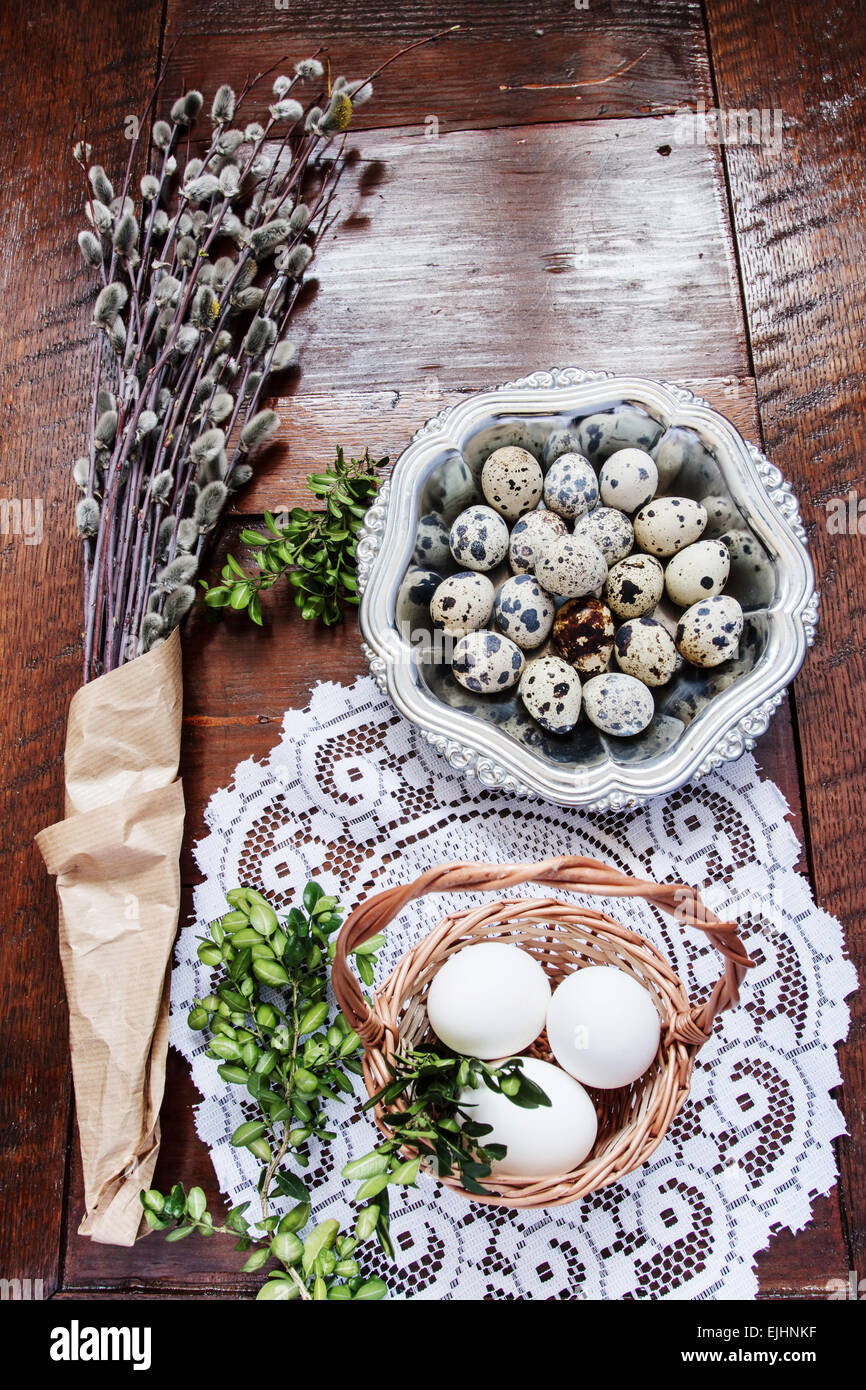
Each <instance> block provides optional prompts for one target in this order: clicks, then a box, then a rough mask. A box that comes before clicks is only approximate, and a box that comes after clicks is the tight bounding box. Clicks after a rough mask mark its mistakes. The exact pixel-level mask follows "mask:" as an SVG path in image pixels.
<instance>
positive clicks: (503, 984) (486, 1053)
mask: <svg viewBox="0 0 866 1390" xmlns="http://www.w3.org/2000/svg"><path fill="white" fill-rule="evenodd" d="M549 1003H550V983H549V981H548V979H547V976H546V975H545V973H544V971H543V970H542V968H541V966H540V965H539V963H538V961H537V960H536V959H535V957H534V956H531V955H530V954H529V952H528V951H522V950H521V949H520V947H519V946H512V945H511V944H510V942H507V941H484V942H480V943H479V944H478V945H477V946H464V947H463V949H462V950H460V951H455V953H454V954H453V955H451V956H449V957H448V959H447V960H446V962H445V964H444V965H443V966H441V967H440V969H439V970H437V972H436V974H435V975H434V977H433V980H432V983H431V985H430V989H429V991H428V994H427V1017H428V1018H429V1020H430V1027H431V1028H432V1029H433V1032H434V1033H435V1034H436V1036H437V1038H439V1039H440V1041H441V1042H444V1043H445V1046H446V1047H450V1048H451V1049H452V1051H454V1052H461V1053H464V1054H465V1055H466V1056H467V1057H481V1058H487V1059H490V1058H493V1057H505V1056H510V1055H511V1053H513V1052H522V1051H523V1049H524V1048H525V1047H529V1044H530V1043H533V1042H535V1039H536V1038H537V1037H538V1035H539V1033H540V1032H541V1030H542V1029H543V1027H544V1019H545V1015H546V1013H547V1006H548V1004H549Z"/></svg>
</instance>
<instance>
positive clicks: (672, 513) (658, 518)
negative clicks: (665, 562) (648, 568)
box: [634, 497, 707, 556]
mask: <svg viewBox="0 0 866 1390" xmlns="http://www.w3.org/2000/svg"><path fill="white" fill-rule="evenodd" d="M706 524H707V514H706V512H705V511H704V509H703V507H702V506H701V504H700V502H694V501H692V499H691V497H656V498H655V500H654V501H652V502H648V503H647V504H646V506H645V507H641V509H640V511H639V512H638V514H637V516H636V517H635V519H634V538H635V540H636V541H637V543H638V545H639V546H640V549H641V550H644V551H646V552H647V553H648V554H649V555H664V556H667V555H676V553H677V551H678V550H684V549H685V547H686V546H687V545H691V544H692V543H693V542H694V541H696V540H699V539H700V536H701V533H702V532H703V529H704V527H705V526H706Z"/></svg>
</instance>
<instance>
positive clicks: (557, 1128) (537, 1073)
mask: <svg viewBox="0 0 866 1390" xmlns="http://www.w3.org/2000/svg"><path fill="white" fill-rule="evenodd" d="M522 1062H523V1072H524V1075H525V1076H527V1077H528V1079H529V1080H530V1081H534V1082H535V1084H536V1086H540V1087H541V1089H542V1091H544V1093H545V1095H546V1096H547V1098H548V1100H549V1101H550V1104H549V1105H539V1106H537V1107H536V1109H534V1110H525V1109H524V1108H523V1107H522V1106H519V1105H515V1104H514V1102H513V1101H511V1100H509V1099H508V1097H507V1096H504V1095H502V1094H500V1093H498V1092H496V1091H491V1090H490V1089H489V1088H488V1087H487V1086H484V1085H481V1086H479V1087H477V1088H475V1089H470V1088H468V1087H467V1088H466V1089H465V1090H464V1091H462V1092H461V1094H460V1104H461V1106H466V1107H467V1109H470V1113H471V1116H472V1119H473V1120H474V1121H476V1122H477V1123H479V1124H484V1125H492V1126H493V1128H492V1132H491V1133H490V1134H488V1135H487V1137H486V1139H485V1140H484V1142H485V1143H488V1144H504V1145H505V1148H506V1154H505V1157H504V1158H501V1159H498V1160H497V1161H496V1162H495V1163H494V1164H493V1165H492V1168H493V1173H494V1174H495V1175H501V1176H506V1175H509V1176H513V1177H520V1178H533V1177H538V1178H546V1177H552V1176H554V1175H558V1174H565V1173H570V1172H571V1171H572V1170H573V1169H574V1168H577V1167H578V1166H579V1165H580V1164H581V1163H583V1161H584V1159H585V1158H586V1157H587V1155H588V1154H589V1153H590V1152H591V1150H592V1146H593V1144H594V1143H595V1139H596V1134H597V1133H598V1119H597V1117H596V1113H595V1107H594V1105H593V1103H592V1101H591V1100H590V1098H589V1096H588V1095H587V1094H586V1091H585V1090H584V1089H583V1087H582V1086H581V1085H580V1083H579V1082H578V1081H575V1080H574V1078H573V1077H571V1076H567V1075H566V1073H565V1072H564V1071H561V1070H560V1068H559V1067H555V1066H553V1065H552V1063H550V1062H541V1061H539V1060H538V1058H537V1057H524V1058H523V1059H522Z"/></svg>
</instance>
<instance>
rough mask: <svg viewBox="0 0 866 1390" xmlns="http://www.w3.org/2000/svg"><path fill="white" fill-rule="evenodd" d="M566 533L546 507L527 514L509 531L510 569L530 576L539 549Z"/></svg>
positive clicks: (561, 520) (561, 521)
mask: <svg viewBox="0 0 866 1390" xmlns="http://www.w3.org/2000/svg"><path fill="white" fill-rule="evenodd" d="M567 533H568V527H567V526H566V524H565V522H564V521H563V519H562V517H561V516H557V514H556V512H549V511H548V510H547V508H546V507H542V508H541V509H540V510H539V511H536V512H528V513H527V515H526V516H522V517H521V518H520V520H519V521H518V522H515V524H514V526H513V527H512V530H511V542H510V544H509V547H508V559H509V561H510V563H511V568H512V569H513V570H514V571H515V573H517V574H530V573H531V572H532V570H534V569H535V561H536V558H537V557H538V555H540V553H541V547H542V546H543V545H546V543H547V542H548V541H549V540H551V539H552V538H553V537H554V536H565V535H567Z"/></svg>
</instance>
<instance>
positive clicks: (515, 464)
mask: <svg viewBox="0 0 866 1390" xmlns="http://www.w3.org/2000/svg"><path fill="white" fill-rule="evenodd" d="M543 486H544V479H543V477H542V473H541V469H540V467H539V465H538V462H537V460H536V459H534V458H533V457H532V454H529V453H527V452H526V450H525V449H518V448H516V447H515V446H514V445H511V446H509V447H508V448H507V449H497V450H496V451H495V453H492V454H491V455H490V457H489V459H488V460H487V462H486V463H485V465H484V467H483V468H482V470H481V491H482V492H483V493H484V496H485V497H486V499H487V501H488V502H489V503H490V505H491V507H493V508H494V510H495V511H497V512H499V515H500V516H504V517H506V518H507V520H508V521H516V520H517V519H518V517H521V516H523V514H524V513H525V512H531V511H532V509H533V507H537V506H538V503H539V502H540V501H541V492H542V488H543Z"/></svg>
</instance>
